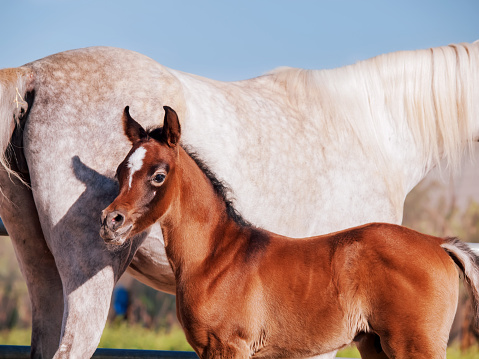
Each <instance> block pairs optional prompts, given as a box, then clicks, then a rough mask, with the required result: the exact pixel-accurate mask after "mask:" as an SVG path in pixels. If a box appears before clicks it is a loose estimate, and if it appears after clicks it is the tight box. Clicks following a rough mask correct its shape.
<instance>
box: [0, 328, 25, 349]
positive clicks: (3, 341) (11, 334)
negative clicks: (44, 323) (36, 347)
mask: <svg viewBox="0 0 479 359" xmlns="http://www.w3.org/2000/svg"><path fill="white" fill-rule="evenodd" d="M30 340H31V331H30V328H28V329H12V330H2V331H0V345H30Z"/></svg>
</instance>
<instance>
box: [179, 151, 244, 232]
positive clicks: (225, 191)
mask: <svg viewBox="0 0 479 359" xmlns="http://www.w3.org/2000/svg"><path fill="white" fill-rule="evenodd" d="M181 147H183V149H184V150H185V152H186V153H187V154H188V156H190V157H191V159H192V160H193V161H195V163H196V165H197V166H198V167H199V168H200V169H201V171H202V172H203V173H204V174H205V176H206V177H207V178H208V180H209V181H210V183H211V185H212V186H213V189H214V191H215V193H216V195H218V196H219V197H220V198H221V200H222V201H223V202H224V203H225V205H226V213H227V214H228V216H229V217H230V218H231V219H232V220H233V221H235V222H236V223H237V224H239V225H240V226H243V227H251V226H252V224H251V223H250V222H248V221H247V220H246V219H244V218H243V216H242V215H241V214H240V213H239V212H238V210H237V209H236V208H234V206H233V200H232V199H231V198H230V194H231V193H232V190H231V189H230V188H229V187H228V185H227V184H226V183H225V182H224V181H221V180H219V179H218V178H217V177H216V175H215V174H214V173H213V171H211V169H210V168H209V167H208V165H207V164H206V163H205V162H204V161H203V160H202V159H201V158H200V157H199V155H198V153H196V152H195V151H194V150H192V149H191V148H189V147H188V146H184V145H182V146H181Z"/></svg>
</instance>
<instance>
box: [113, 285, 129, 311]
mask: <svg viewBox="0 0 479 359" xmlns="http://www.w3.org/2000/svg"><path fill="white" fill-rule="evenodd" d="M128 304H129V294H128V291H127V290H126V289H125V288H123V287H117V288H115V290H114V291H113V309H114V310H115V313H116V315H123V316H126V311H127V310H128Z"/></svg>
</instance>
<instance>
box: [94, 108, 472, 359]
mask: <svg viewBox="0 0 479 359" xmlns="http://www.w3.org/2000/svg"><path fill="white" fill-rule="evenodd" d="M123 121H124V122H123V123H124V130H125V133H126V135H127V136H128V138H129V139H130V141H131V142H132V144H133V148H132V149H131V151H130V152H129V154H128V156H127V157H126V159H125V160H124V161H123V162H122V163H121V164H120V166H119V167H118V172H117V175H118V180H119V183H120V193H119V195H118V197H117V198H116V199H115V200H114V201H113V203H112V204H111V205H110V206H108V208H106V209H105V210H104V211H103V213H102V219H101V220H102V228H101V236H102V237H103V239H104V240H105V241H106V242H107V243H109V244H117V245H121V244H123V243H125V242H126V241H127V240H128V239H130V238H131V237H133V236H135V235H136V234H138V233H140V232H142V231H144V230H146V229H148V227H149V226H151V225H153V224H154V223H156V222H158V223H159V224H160V225H161V228H162V231H163V237H164V241H165V250H166V254H167V256H168V259H169V261H170V264H171V268H172V270H173V272H174V274H175V278H176V285H177V287H176V298H177V299H176V300H177V314H178V319H179V320H180V323H181V325H182V326H183V329H184V331H185V333H186V337H187V339H188V341H189V343H190V344H191V345H192V347H193V348H194V349H195V351H196V352H197V353H198V355H199V356H200V357H201V358H250V357H253V356H254V357H262V358H279V357H286V358H296V357H307V356H313V355H318V354H321V353H327V352H331V351H333V350H335V349H339V348H341V347H343V346H345V345H347V344H349V343H351V342H353V341H355V342H356V344H357V346H358V348H359V351H360V352H361V355H362V357H364V358H428V359H431V358H445V357H446V346H447V340H448V335H449V331H450V328H451V324H452V320H453V318H454V314H455V311H456V306H457V297H458V271H457V269H456V268H457V267H459V268H460V269H461V271H462V272H463V273H464V276H465V282H466V283H467V284H468V287H469V289H470V291H471V293H472V295H473V298H474V303H475V317H476V320H477V319H478V310H477V308H478V307H477V306H478V302H479V292H478V285H479V259H478V257H477V256H475V255H474V254H473V252H472V251H471V250H470V249H469V248H468V247H467V246H466V245H465V244H463V243H461V242H460V241H458V240H457V239H452V238H447V239H442V238H436V237H432V236H428V235H425V234H420V233H418V232H415V231H413V230H411V229H408V228H405V227H401V226H397V225H391V224H384V223H372V224H368V225H363V226H360V227H355V228H352V229H349V230H344V231H341V232H336V233H331V234H328V235H322V236H318V237H313V238H305V239H292V238H287V237H284V236H280V235H277V234H275V233H271V232H267V231H265V230H262V229H259V228H256V227H254V226H252V225H250V224H249V223H247V222H246V221H245V220H243V219H242V218H241V216H240V215H239V214H238V213H237V212H236V211H235V210H234V208H233V207H232V205H231V202H230V201H228V200H227V199H226V196H225V190H224V189H225V188H224V186H223V185H222V184H221V183H220V182H219V181H218V180H216V179H215V178H214V176H213V175H212V174H211V172H210V171H209V170H208V169H207V168H206V167H205V166H204V165H203V164H202V163H201V162H200V161H199V160H198V159H196V158H195V156H194V155H191V154H188V153H187V152H186V151H185V150H184V149H183V148H182V147H181V146H180V145H179V140H180V134H181V131H180V123H179V121H178V117H177V115H176V113H175V112H174V111H173V110H172V109H170V108H168V107H165V118H164V125H163V128H160V129H154V130H152V131H148V132H147V131H145V130H144V129H143V128H142V127H141V126H140V125H139V124H138V123H137V122H136V121H135V120H133V119H132V118H131V117H130V115H129V112H128V108H126V109H125V113H124V116H123ZM245 130H247V129H245ZM298 145H300V144H298ZM246 160H247V159H245V161H246ZM278 195H281V194H278ZM318 210H321V209H320V208H319V209H318ZM285 215H287V214H285Z"/></svg>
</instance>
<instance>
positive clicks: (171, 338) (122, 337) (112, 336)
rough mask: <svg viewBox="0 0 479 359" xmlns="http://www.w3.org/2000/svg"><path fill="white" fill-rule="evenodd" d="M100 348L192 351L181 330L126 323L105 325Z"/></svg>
mask: <svg viewBox="0 0 479 359" xmlns="http://www.w3.org/2000/svg"><path fill="white" fill-rule="evenodd" d="M99 347H100V348H113V349H121V348H124V349H150V350H177V351H192V350H193V349H192V348H191V346H190V345H189V344H188V342H187V341H186V338H185V335H184V334H183V330H181V328H178V327H173V328H172V329H171V330H170V331H166V330H151V329H147V328H143V327H142V326H140V325H133V326H130V325H128V324H126V323H121V324H110V325H107V327H106V328H105V330H104V331H103V335H102V337H101V340H100V345H99Z"/></svg>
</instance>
